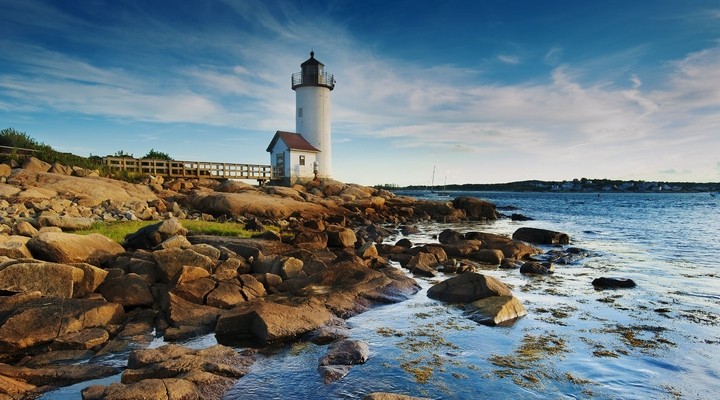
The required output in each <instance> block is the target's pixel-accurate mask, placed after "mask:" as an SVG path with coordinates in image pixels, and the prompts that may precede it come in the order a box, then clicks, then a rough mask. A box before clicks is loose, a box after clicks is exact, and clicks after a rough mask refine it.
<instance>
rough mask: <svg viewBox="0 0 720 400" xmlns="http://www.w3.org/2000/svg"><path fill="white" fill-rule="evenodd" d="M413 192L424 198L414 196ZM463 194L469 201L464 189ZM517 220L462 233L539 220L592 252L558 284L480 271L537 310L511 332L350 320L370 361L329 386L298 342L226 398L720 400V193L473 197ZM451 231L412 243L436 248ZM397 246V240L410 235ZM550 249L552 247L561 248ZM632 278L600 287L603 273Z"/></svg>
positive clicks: (416, 304)
mask: <svg viewBox="0 0 720 400" xmlns="http://www.w3.org/2000/svg"><path fill="white" fill-rule="evenodd" d="M410 194H412V193H410ZM452 195H460V194H459V193H454V194H452ZM462 195H471V196H476V197H480V198H484V199H487V200H490V201H492V202H494V203H495V204H496V205H497V206H498V207H499V208H500V211H501V212H503V213H505V214H507V215H509V214H511V213H521V214H523V215H526V216H528V217H531V218H533V219H534V220H532V221H523V222H513V221H510V220H509V219H501V220H499V221H497V222H494V223H492V224H479V223H462V224H454V225H452V226H451V227H452V228H454V229H457V230H460V231H463V232H467V231H484V232H494V233H503V234H508V235H510V234H512V232H514V231H515V230H516V229H517V228H519V227H523V226H532V227H539V228H546V229H552V230H557V231H562V232H565V233H568V234H569V235H570V237H571V244H570V246H573V247H579V248H582V249H584V250H586V251H587V252H588V253H589V254H590V255H591V256H589V257H587V258H584V259H583V260H581V261H580V262H578V263H575V264H571V265H556V271H555V273H554V274H553V275H550V276H523V275H521V274H520V273H519V272H518V271H517V270H509V271H506V270H499V269H496V268H492V269H488V270H485V271H482V273H486V274H489V275H492V276H494V277H496V278H499V279H500V280H502V281H503V282H506V283H507V284H509V285H512V288H513V293H514V294H515V296H516V297H518V298H519V299H521V301H522V302H523V304H524V305H525V307H526V309H527V310H528V313H529V314H528V316H526V317H524V318H522V319H520V320H518V321H517V322H516V323H515V324H514V325H512V326H510V327H487V326H483V325H479V324H476V323H474V322H472V321H470V320H468V319H467V318H465V317H464V316H463V314H462V310H460V309H457V308H455V307H453V306H448V305H446V304H442V303H439V302H437V301H434V300H431V299H428V298H427V296H426V292H427V288H428V287H429V286H431V284H432V282H431V281H429V280H420V282H421V285H422V286H423V290H422V291H420V292H419V293H418V294H417V295H415V296H414V297H413V298H412V299H410V300H408V301H406V302H403V303H399V304H392V305H385V306H380V307H378V308H375V309H372V310H370V311H368V312H366V313H363V314H360V315H358V316H356V317H353V318H351V319H350V320H349V321H348V322H349V324H350V326H351V327H352V338H353V339H360V340H366V341H367V342H368V343H369V344H370V350H371V357H370V359H369V360H368V361H367V362H366V363H365V364H363V365H358V366H355V367H353V369H352V370H351V371H350V373H349V374H348V375H347V376H345V377H344V378H342V379H341V380H339V381H337V382H334V383H331V384H324V383H323V382H322V380H321V379H320V377H319V375H318V373H317V371H316V367H317V360H318V359H319V358H320V357H321V356H322V355H323V352H324V351H325V346H317V345H313V344H295V345H293V346H288V347H285V348H281V349H274V350H273V351H271V352H269V353H268V354H267V355H266V356H262V357H260V358H259V360H258V362H257V363H256V365H255V366H254V367H253V369H252V372H251V373H250V374H248V375H247V376H245V377H244V378H242V379H241V380H240V381H238V383H237V385H236V386H235V387H234V388H233V390H232V391H231V392H230V393H229V394H228V395H227V396H226V398H228V399H232V398H243V399H267V398H276V399H283V398H316V399H325V398H328V399H334V398H347V399H350V398H359V397H360V398H361V397H362V396H364V395H365V394H367V393H369V392H373V391H389V392H394V393H402V394H408V395H414V396H425V397H430V398H436V399H470V398H493V399H518V398H545V399H558V398H597V399H660V398H667V399H675V398H687V399H705V398H707V399H710V398H717V393H720V357H718V355H720V326H719V324H720V266H719V265H718V256H720V240H718V239H719V238H720V204H719V203H720V199H718V198H716V197H712V196H710V195H709V194H667V193H663V194H659V193H655V194H630V193H617V194H605V193H603V194H600V196H598V195H597V194H589V193H508V192H480V193H462ZM446 227H448V226H447V225H446V224H434V223H429V224H425V225H421V228H422V233H421V234H417V235H412V236H409V238H410V239H411V240H412V241H413V242H414V243H416V244H421V243H432V242H434V240H433V239H432V237H431V236H432V234H437V233H439V232H440V231H441V230H443V229H445V228H446ZM400 237H401V236H400V235H398V236H397V237H395V238H392V239H390V240H388V242H392V241H393V240H396V239H399V238H400ZM552 249H553V248H552V247H547V248H546V250H552ZM600 276H616V277H624V278H631V279H633V280H634V281H635V282H636V283H637V284H638V286H637V287H636V288H634V289H625V290H604V291H597V290H595V289H594V288H593V286H592V285H591V282H592V280H593V279H594V278H597V277H600Z"/></svg>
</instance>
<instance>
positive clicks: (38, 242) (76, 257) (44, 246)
mask: <svg viewBox="0 0 720 400" xmlns="http://www.w3.org/2000/svg"><path fill="white" fill-rule="evenodd" d="M27 247H28V249H30V252H31V253H32V254H33V256H34V257H35V258H37V259H39V260H44V261H50V262H56V263H65V264H68V263H88V264H92V265H95V266H100V265H102V264H103V263H105V262H108V261H110V260H112V259H114V258H116V257H117V256H119V255H120V254H122V253H123V252H125V249H124V248H123V247H122V246H120V245H119V244H118V243H115V242H113V241H112V240H110V239H108V238H107V237H105V236H103V235H101V234H99V233H92V234H90V235H75V234H72V233H64V232H44V233H41V234H39V235H38V236H37V237H34V238H32V239H30V240H29V241H28V242H27Z"/></svg>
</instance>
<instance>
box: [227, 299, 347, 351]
mask: <svg viewBox="0 0 720 400" xmlns="http://www.w3.org/2000/svg"><path fill="white" fill-rule="evenodd" d="M332 318H333V314H332V313H331V312H330V311H328V309H327V308H325V307H323V306H322V305H320V304H319V303H309V304H301V305H298V306H289V305H284V304H278V303H272V302H269V301H255V302H250V303H244V304H241V305H240V306H238V307H236V308H234V309H232V310H230V311H229V312H228V313H226V314H224V315H222V316H221V317H220V319H219V320H218V323H217V326H216V327H215V332H216V335H217V336H218V340H222V339H223V338H224V339H226V340H227V339H228V338H230V339H238V338H245V339H256V340H259V341H260V342H263V343H272V342H280V341H286V340H291V339H295V338H297V337H300V336H301V335H303V334H305V333H307V332H310V331H312V330H314V329H317V328H318V327H320V326H322V325H325V324H326V323H327V322H328V321H330V320H331V319H332Z"/></svg>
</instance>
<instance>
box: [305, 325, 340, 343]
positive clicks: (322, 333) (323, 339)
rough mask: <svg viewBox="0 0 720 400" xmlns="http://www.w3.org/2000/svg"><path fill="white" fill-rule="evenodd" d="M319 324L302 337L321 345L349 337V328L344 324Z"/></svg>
mask: <svg viewBox="0 0 720 400" xmlns="http://www.w3.org/2000/svg"><path fill="white" fill-rule="evenodd" d="M340 321H343V324H338V325H332V326H328V325H325V326H321V327H320V328H318V329H315V330H313V331H311V332H309V333H308V334H307V335H305V337H304V339H305V340H307V341H310V342H313V343H315V344H319V345H323V344H328V343H331V342H334V341H336V340H342V339H347V338H349V337H350V335H351V332H350V329H349V328H348V327H347V326H346V325H345V324H344V320H340Z"/></svg>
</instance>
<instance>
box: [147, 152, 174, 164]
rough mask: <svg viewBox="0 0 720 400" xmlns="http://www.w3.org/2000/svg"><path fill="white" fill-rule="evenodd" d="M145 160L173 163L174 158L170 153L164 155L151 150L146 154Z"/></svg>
mask: <svg viewBox="0 0 720 400" xmlns="http://www.w3.org/2000/svg"><path fill="white" fill-rule="evenodd" d="M143 158H151V159H153V160H165V161H172V157H170V155H169V154H168V153H163V152H160V151H155V149H150V151H149V152H148V153H147V154H145V156H144V157H143Z"/></svg>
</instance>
